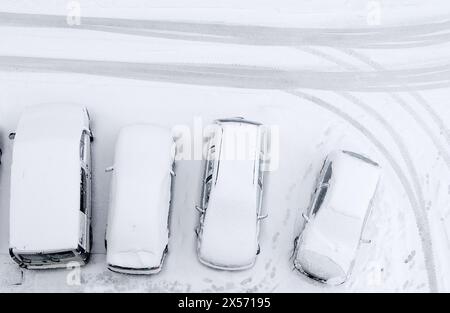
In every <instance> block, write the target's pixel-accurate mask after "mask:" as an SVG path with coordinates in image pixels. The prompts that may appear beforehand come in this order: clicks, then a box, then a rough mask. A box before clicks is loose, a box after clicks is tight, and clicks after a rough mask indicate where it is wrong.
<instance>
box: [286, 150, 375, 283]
mask: <svg viewBox="0 0 450 313" xmlns="http://www.w3.org/2000/svg"><path fill="white" fill-rule="evenodd" d="M379 179H380V167H379V165H378V164H377V163H375V162H374V161H372V160H370V159H369V158H367V157H364V156H362V155H360V154H356V153H354V152H349V151H336V152H333V153H332V154H330V155H329V156H328V157H327V159H326V160H325V162H324V165H323V167H322V170H321V172H320V175H319V177H318V181H317V185H316V189H315V192H314V193H313V197H312V201H311V204H310V207H309V209H308V211H307V214H303V218H304V219H305V221H306V225H305V228H304V230H303V232H302V233H301V235H300V236H299V237H297V238H296V241H295V253H294V257H295V260H294V266H295V268H296V269H297V270H298V271H300V272H301V273H303V274H305V275H306V276H308V277H310V278H313V279H315V280H318V281H321V282H324V283H328V284H331V285H339V284H342V283H344V282H345V281H346V280H347V278H348V277H349V275H350V273H351V270H352V268H353V264H354V262H355V260H356V255H357V252H358V248H359V246H360V243H361V242H363V239H362V235H363V232H364V228H365V224H366V220H367V218H368V216H369V215H370V211H371V208H372V204H373V199H374V197H375V195H376V190H377V187H378V183H379Z"/></svg>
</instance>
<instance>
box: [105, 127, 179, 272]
mask: <svg viewBox="0 0 450 313" xmlns="http://www.w3.org/2000/svg"><path fill="white" fill-rule="evenodd" d="M175 150H176V149H175V142H174V140H173V137H172V134H171V132H170V130H168V129H164V128H161V127H158V126H153V125H133V126H128V127H125V128H124V129H122V130H121V132H120V134H119V137H118V140H117V144H116V151H115V160H114V166H113V167H111V168H109V169H108V170H109V171H112V175H113V177H112V184H111V197H110V201H111V202H110V209H109V216H108V227H107V234H106V241H105V245H106V248H107V264H108V268H109V269H110V270H111V271H114V272H119V273H125V274H156V273H158V272H160V271H161V269H162V266H163V262H164V258H165V257H166V254H167V252H168V243H169V215H170V203H171V185H172V176H173V175H174V172H173V166H174V159H175Z"/></svg>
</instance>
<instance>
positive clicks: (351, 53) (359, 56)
mask: <svg viewBox="0 0 450 313" xmlns="http://www.w3.org/2000/svg"><path fill="white" fill-rule="evenodd" d="M339 50H340V51H342V52H344V53H345V54H347V55H349V56H352V57H354V58H355V59H357V60H359V61H361V62H363V63H365V64H367V65H369V66H371V67H372V68H373V69H374V70H377V71H385V70H386V69H385V68H384V67H383V66H382V65H381V64H379V63H377V62H375V61H374V60H372V59H371V58H369V57H367V56H366V55H364V54H361V53H359V52H356V51H355V50H353V49H339ZM407 93H409V94H410V95H411V96H412V97H413V98H415V99H416V101H417V102H418V103H419V104H421V105H422V107H423V108H424V109H425V110H426V111H427V112H428V114H429V115H430V116H431V118H432V119H433V120H434V121H435V123H436V125H437V126H438V127H439V130H440V132H441V133H442V134H443V136H444V137H445V140H446V142H447V143H448V144H449V146H450V134H449V129H448V128H446V126H445V123H444V122H443V121H442V119H441V118H440V117H439V116H438V114H437V113H436V112H435V111H434V110H433V108H432V107H431V106H430V104H429V103H427V102H426V100H425V99H424V98H423V97H422V96H421V95H420V93H419V92H417V91H409V92H408V91H407ZM388 94H389V95H390V97H391V98H392V99H394V101H396V102H397V103H398V104H400V105H401V106H402V108H403V109H404V110H405V111H406V112H407V113H408V114H409V115H411V116H412V118H413V119H414V120H415V121H416V123H417V124H419V126H420V127H421V128H422V129H423V130H424V132H425V133H426V134H427V136H428V137H429V138H430V139H431V141H432V142H433V144H434V145H435V146H436V148H437V149H438V152H440V153H441V154H442V156H443V158H444V161H445V163H446V165H447V167H448V168H450V154H449V153H448V152H447V148H446V147H445V146H444V145H443V144H441V142H440V141H439V139H438V138H437V137H436V136H435V134H434V133H433V131H432V130H431V128H430V127H429V126H428V125H427V124H426V122H425V121H424V120H423V119H422V118H421V117H420V116H419V115H418V114H417V112H416V111H414V110H413V109H412V108H411V107H410V106H409V105H408V104H407V103H406V102H405V101H404V100H403V99H402V98H401V97H400V96H399V95H397V94H393V93H388Z"/></svg>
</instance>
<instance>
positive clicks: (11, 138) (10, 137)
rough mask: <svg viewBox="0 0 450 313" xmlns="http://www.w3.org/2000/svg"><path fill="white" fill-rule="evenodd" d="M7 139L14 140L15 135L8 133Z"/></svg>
mask: <svg viewBox="0 0 450 313" xmlns="http://www.w3.org/2000/svg"><path fill="white" fill-rule="evenodd" d="M8 138H9V139H10V140H14V139H16V133H10V134H9V136H8Z"/></svg>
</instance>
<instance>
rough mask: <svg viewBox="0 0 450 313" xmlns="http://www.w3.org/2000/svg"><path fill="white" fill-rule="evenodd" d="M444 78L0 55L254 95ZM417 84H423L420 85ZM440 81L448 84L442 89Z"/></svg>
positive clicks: (418, 73)
mask: <svg viewBox="0 0 450 313" xmlns="http://www.w3.org/2000/svg"><path fill="white" fill-rule="evenodd" d="M447 66H448V70H447V71H446V72H445V73H444V74H445V76H444V77H441V76H439V77H433V78H432V80H430V77H429V75H430V73H434V72H435V71H436V69H437V68H436V67H428V68H417V69H413V70H398V71H385V72H382V73H378V72H372V71H370V72H330V71H328V72H317V71H312V70H308V71H306V70H299V69H294V70H289V69H278V68H273V67H267V66H258V65H247V66H246V65H238V64H223V63H213V64H211V63H207V64H203V63H173V62H158V63H145V62H144V63H143V62H141V63H134V62H122V61H98V60H83V59H63V58H47V57H24V56H7V55H0V71H5V72H6V71H12V72H19V71H28V72H35V71H37V72H51V73H52V72H53V73H78V74H88V75H97V76H98V75H100V76H108V77H119V78H128V79H138V80H147V81H159V82H170V83H180V84H188V85H202V86H222V87H233V88H251V89H276V90H280V89H281V90H285V89H289V90H290V89H296V88H308V89H318V90H332V91H369V92H371V91H381V92H385V91H386V90H391V89H392V90H403V91H405V90H408V91H409V90H411V89H412V88H437V87H439V86H441V85H442V84H444V85H445V86H450V64H448V65H447ZM417 78H420V80H421V81H419V82H417ZM442 79H446V81H445V82H444V83H442ZM408 82H409V83H410V84H409V85H405V84H408Z"/></svg>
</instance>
